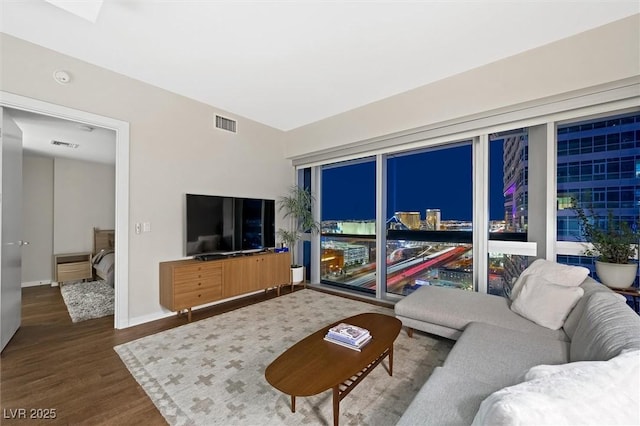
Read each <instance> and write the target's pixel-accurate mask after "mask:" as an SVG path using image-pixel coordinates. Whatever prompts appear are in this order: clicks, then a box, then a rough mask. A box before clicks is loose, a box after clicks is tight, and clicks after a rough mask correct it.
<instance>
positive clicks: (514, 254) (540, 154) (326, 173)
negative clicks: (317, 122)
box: [311, 108, 640, 299]
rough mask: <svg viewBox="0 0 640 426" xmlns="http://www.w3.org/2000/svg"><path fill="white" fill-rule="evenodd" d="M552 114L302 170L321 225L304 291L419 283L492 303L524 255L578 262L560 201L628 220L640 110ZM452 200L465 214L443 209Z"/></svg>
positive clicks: (388, 291) (638, 169) (635, 199)
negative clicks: (313, 286)
mask: <svg viewBox="0 0 640 426" xmlns="http://www.w3.org/2000/svg"><path fill="white" fill-rule="evenodd" d="M605 110H606V109H605V108H602V110H601V112H604V111H605ZM590 111H592V110H591V109H590ZM572 114H573V112H572ZM556 115H557V114H556V113H553V114H550V115H549V117H547V119H546V120H545V121H544V122H541V121H540V120H539V119H536V120H530V121H527V120H523V121H520V122H514V129H513V130H506V129H508V128H506V129H505V126H503V125H496V126H495V127H487V128H483V129H478V131H477V132H475V131H473V132H464V133H462V134H464V136H463V137H464V139H461V138H458V139H456V138H455V136H456V135H454V134H452V135H450V136H451V137H449V135H448V136H446V137H436V138H434V139H430V138H429V137H425V138H423V139H417V138H413V136H414V135H411V136H412V138H411V139H412V141H411V143H410V144H407V145H404V142H403V143H397V144H394V143H391V144H390V145H389V146H388V147H383V148H382V149H377V148H375V146H372V149H371V150H370V151H366V150H365V151H363V157H362V158H360V159H355V160H349V161H342V162H340V161H335V162H332V161H331V158H327V159H325V160H320V161H326V162H325V163H324V164H323V165H319V166H313V167H311V168H312V170H313V176H315V177H314V179H316V182H318V186H317V190H318V194H319V197H318V198H319V200H320V202H319V204H320V207H319V208H320V209H321V211H319V212H318V214H319V217H320V218H321V221H322V234H321V236H320V238H318V239H317V240H314V241H315V243H314V244H313V245H312V247H311V248H312V251H311V252H312V253H314V254H313V259H317V262H318V263H317V264H315V265H314V271H315V272H314V274H315V275H314V277H313V281H312V282H316V283H317V282H318V281H317V280H318V279H320V281H321V282H323V283H330V284H332V285H338V286H341V287H347V288H352V289H357V290H360V291H364V292H369V293H372V294H373V293H375V294H376V296H377V297H381V298H385V297H387V295H389V296H390V298H391V299H394V298H395V297H394V296H393V295H400V296H401V295H406V294H409V293H410V292H411V291H413V290H415V289H416V288H418V287H419V286H421V285H447V286H452V287H456V288H463V289H471V290H473V289H477V290H478V291H483V292H485V291H486V292H487V293H489V294H495V295H503V294H505V293H508V291H509V287H510V284H512V283H513V280H514V279H515V277H516V276H517V275H518V274H519V273H520V272H521V271H522V269H524V268H525V267H526V266H527V265H528V264H529V263H530V262H531V260H533V259H534V258H540V257H542V258H548V259H552V258H557V259H558V260H559V261H561V262H565V263H576V264H587V265H590V263H591V259H590V258H586V257H576V256H577V254H578V250H577V249H576V247H577V246H579V245H580V243H579V242H575V239H576V238H575V234H576V232H577V231H578V227H577V222H575V220H573V219H572V218H571V217H570V216H571V215H572V212H570V211H569V210H570V209H568V206H569V204H568V200H569V199H570V197H571V196H580V197H582V199H583V200H587V199H588V200H589V201H590V202H591V203H592V205H593V207H595V208H600V209H604V210H603V212H604V213H606V212H607V211H608V209H613V210H614V214H615V215H616V217H617V218H619V219H621V220H625V221H627V222H629V223H633V222H634V221H637V220H638V218H639V217H638V216H640V214H639V212H640V153H639V149H640V113H638V112H635V113H629V114H624V115H615V116H614V114H611V116H609V117H606V118H598V119H595V118H594V119H590V120H588V121H587V120H584V119H581V118H575V119H574V120H573V121H572V122H568V120H567V121H565V122H563V123H562V124H558V123H557V122H556V120H554V117H555V116H556ZM567 115H568V113H567V112H563V113H562V116H563V118H565V117H566V116H567ZM573 117H580V116H579V115H578V114H573ZM516 123H517V125H515V124H516ZM565 123H566V124H565ZM526 126H529V127H526ZM434 132H435V131H434ZM438 132H439V130H438ZM418 133H420V135H419V136H423V132H418ZM430 133H431V131H430V130H426V131H425V132H424V134H425V135H428V134H430ZM435 133H437V132H435ZM469 133H471V135H469ZM471 136H472V137H473V139H472V140H471V141H469V142H463V143H460V142H457V141H460V140H465V139H466V138H468V137H471ZM407 139H410V138H408V137H407ZM394 142H397V141H394ZM408 145H411V149H409V148H408ZM556 147H557V157H556V158H553V157H552V153H554V151H555V150H556ZM374 148H375V149H374ZM373 153H377V154H376V156H375V157H373V156H372V155H373ZM452 153H453V154H455V155H451V156H450V157H449V158H441V157H440V156H441V155H442V156H445V157H446V156H447V155H449V154H452ZM349 156H350V157H352V156H353V154H352V153H350V154H349ZM556 159H557V161H556ZM314 161H315V162H317V161H318V160H317V159H314ZM316 164H317V163H316ZM556 167H557V168H556ZM465 176H466V177H465ZM316 177H317V178H316ZM460 177H464V179H466V181H465V183H460V182H459V181H457V179H458V178H460ZM556 182H557V194H556V191H555V190H554V188H555V185H556ZM441 193H444V194H445V197H444V199H443V200H442V201H441V200H439V199H438V197H439V196H440V194H441ZM556 195H557V198H556V197H555V196H556ZM376 197H378V198H376ZM585 197H586V198H585ZM464 203H466V206H467V209H468V213H464V212H462V210H456V208H454V205H455V204H464ZM461 212H462V213H461ZM376 218H377V221H376ZM480 219H482V220H480ZM556 219H557V221H556ZM474 221H477V223H476V222H474ZM556 228H557V235H556ZM376 234H377V235H376ZM567 240H569V241H567ZM571 240H573V242H571ZM476 243H477V244H476ZM567 244H574V246H573V248H567V247H569V246H568V245H567ZM318 249H319V252H320V255H318V251H317V250H318ZM314 250H316V251H315V252H314ZM556 256H557V257H556ZM376 259H377V261H376ZM315 261H316V260H312V262H315Z"/></svg>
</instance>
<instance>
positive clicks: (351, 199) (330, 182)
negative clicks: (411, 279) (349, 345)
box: [320, 158, 376, 294]
mask: <svg viewBox="0 0 640 426" xmlns="http://www.w3.org/2000/svg"><path fill="white" fill-rule="evenodd" d="M321 179H322V193H321V208H322V220H321V224H322V232H321V240H320V245H321V253H320V279H321V281H322V282H325V283H328V284H333V285H336V286H340V287H346V288H350V289H354V290H358V291H363V292H367V293H372V294H375V292H376V252H375V248H376V229H375V223H376V222H375V218H376V162H375V159H374V158H365V159H361V160H357V161H348V162H342V163H335V164H330V165H326V166H323V167H322V174H321Z"/></svg>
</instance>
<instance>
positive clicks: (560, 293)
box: [511, 275, 584, 330]
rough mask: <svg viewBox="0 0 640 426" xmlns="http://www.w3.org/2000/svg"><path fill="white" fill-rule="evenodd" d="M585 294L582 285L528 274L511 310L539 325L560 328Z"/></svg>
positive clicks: (554, 328) (552, 328)
mask: <svg viewBox="0 0 640 426" xmlns="http://www.w3.org/2000/svg"><path fill="white" fill-rule="evenodd" d="M583 294H584V290H583V289H582V288H580V287H565V286H562V285H557V284H554V283H552V282H549V281H547V280H545V279H544V278H540V277H538V276H535V275H528V276H526V277H525V278H524V280H523V285H522V289H521V290H520V292H519V294H518V297H517V298H516V300H514V301H513V303H512V304H511V310H512V311H513V312H515V313H517V314H519V315H521V316H523V317H525V318H527V319H528V320H531V321H533V322H535V323H536V324H538V325H541V326H543V327H546V328H550V329H551V330H558V329H559V328H560V327H562V325H563V324H564V320H566V319H567V316H568V315H569V312H571V309H573V307H574V306H575V305H576V303H578V300H580V298H581V297H582V295H583Z"/></svg>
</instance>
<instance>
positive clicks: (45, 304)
mask: <svg viewBox="0 0 640 426" xmlns="http://www.w3.org/2000/svg"><path fill="white" fill-rule="evenodd" d="M297 289H299V287H296V290H297ZM290 291H291V290H290V288H289V287H283V289H282V292H283V293H285V294H286V293H288V292H290ZM22 297H23V300H22V306H23V307H22V325H21V327H20V329H19V330H18V332H17V333H16V334H15V336H14V337H13V339H12V340H11V341H10V342H9V344H8V345H7V346H6V347H5V349H4V351H3V352H2V354H1V356H0V408H1V409H2V410H1V411H2V412H1V413H0V416H1V417H0V423H1V424H3V425H4V424H25V423H28V424H39V423H41V424H52V423H55V424H114V425H128V424H131V425H134V424H136V425H139V424H144V425H155V424H166V422H165V420H164V418H163V417H162V415H160V413H159V412H158V410H157V409H156V408H155V406H154V405H153V403H152V402H151V400H150V399H149V398H148V397H147V395H146V394H145V392H144V391H143V390H142V388H141V387H140V386H138V384H137V382H136V381H135V380H134V379H133V377H132V376H131V375H130V374H129V371H128V370H127V368H126V367H125V366H124V364H123V363H122V361H121V360H120V357H119V356H118V355H117V354H116V352H115V351H114V350H113V347H114V346H116V345H119V344H122V343H125V342H129V341H131V340H135V339H138V338H140V337H143V336H147V335H150V334H154V333H157V332H159V331H163V330H167V329H170V328H173V327H177V326H180V325H183V324H185V323H186V318H185V317H184V316H183V317H181V318H177V317H175V316H174V317H171V318H166V319H163V320H159V321H154V322H151V323H147V324H143V325H140V326H136V327H131V328H127V329H125V330H115V329H114V328H113V316H109V317H104V318H99V319H95V320H89V321H84V322H80V323H76V324H73V323H72V322H71V319H70V318H69V314H68V313H67V310H66V307H65V305H64V302H63V300H62V296H61V295H60V290H59V289H58V288H57V287H49V286H41V287H30V288H25V289H23V290H22ZM273 297H276V292H275V290H270V291H268V292H266V293H261V294H258V295H252V296H248V297H246V298H242V299H238V300H234V301H231V302H227V303H224V304H220V305H216V306H213V307H210V308H207V309H202V310H198V311H194V313H193V320H194V321H197V320H199V319H203V318H207V317H210V316H214V315H219V314H221V313H224V312H228V311H230V310H233V309H237V308H239V307H242V306H247V305H250V304H253V303H257V302H261V301H263V300H267V299H271V298H273ZM16 409H26V415H27V417H29V415H30V414H31V412H30V410H31V409H42V410H45V411H41V412H36V414H41V413H43V412H44V413H46V410H48V409H55V415H56V419H55V420H44V419H43V420H33V419H28V420H24V419H12V418H11V417H12V416H15V413H16V411H15V410H16Z"/></svg>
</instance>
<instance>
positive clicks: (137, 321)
mask: <svg viewBox="0 0 640 426" xmlns="http://www.w3.org/2000/svg"><path fill="white" fill-rule="evenodd" d="M263 291H264V290H258V291H253V292H251V293H246V294H241V295H239V296H234V297H230V298H228V299H223V300H216V301H215V302H211V303H206V304H204V305H199V306H194V307H193V308H192V310H194V311H195V310H196V309H202V308H206V307H209V306H213V305H218V304H221V303H224V302H229V301H231V300H235V299H241V298H243V297H247V296H251V295H252V294H258V293H261V292H263ZM175 315H176V313H175V312H167V311H165V310H163V311H162V312H155V313H153V314H147V315H141V316H139V317H134V318H129V325H128V326H127V327H124V328H128V327H135V326H136V325H141V324H145V323H147V322H151V321H156V320H160V319H164V318H169V317H171V316H175Z"/></svg>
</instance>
